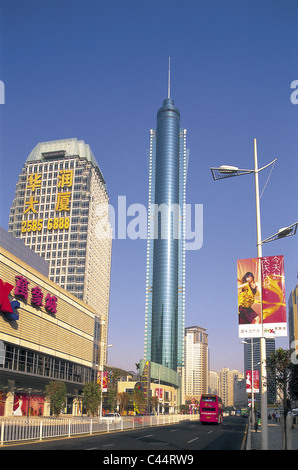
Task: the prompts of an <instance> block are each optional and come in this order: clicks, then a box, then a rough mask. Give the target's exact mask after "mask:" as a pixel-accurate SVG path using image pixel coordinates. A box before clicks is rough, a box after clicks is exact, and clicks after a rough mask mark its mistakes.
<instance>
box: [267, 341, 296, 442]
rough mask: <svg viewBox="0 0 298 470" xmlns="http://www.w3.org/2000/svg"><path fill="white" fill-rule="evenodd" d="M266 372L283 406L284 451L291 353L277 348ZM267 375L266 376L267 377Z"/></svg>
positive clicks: (288, 406)
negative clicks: (270, 376)
mask: <svg viewBox="0 0 298 470" xmlns="http://www.w3.org/2000/svg"><path fill="white" fill-rule="evenodd" d="M267 366H268V372H269V374H270V375H272V376H273V378H274V382H275V386H276V395H277V401H278V402H280V403H282V405H283V411H282V414H283V426H284V436H285V450H286V449H287V425H286V418H287V415H288V412H289V411H290V409H291V395H290V388H291V387H290V385H291V376H292V365H291V352H290V351H289V350H284V349H282V348H279V349H277V350H276V351H275V353H272V354H271V356H270V357H269V359H268V363H267ZM269 374H268V375H269Z"/></svg>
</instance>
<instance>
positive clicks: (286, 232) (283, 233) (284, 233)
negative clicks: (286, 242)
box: [262, 222, 298, 245]
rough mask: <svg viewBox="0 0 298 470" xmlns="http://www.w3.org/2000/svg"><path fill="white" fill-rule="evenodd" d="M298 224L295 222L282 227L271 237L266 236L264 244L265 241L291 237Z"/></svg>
mask: <svg viewBox="0 0 298 470" xmlns="http://www.w3.org/2000/svg"><path fill="white" fill-rule="evenodd" d="M297 226H298V222H295V223H294V224H292V225H289V227H283V228H281V229H280V230H279V231H278V232H277V233H275V234H274V235H271V237H268V238H266V240H263V241H262V245H263V244H264V243H268V242H273V241H275V240H279V239H280V238H286V237H290V236H291V235H295V233H296V231H297Z"/></svg>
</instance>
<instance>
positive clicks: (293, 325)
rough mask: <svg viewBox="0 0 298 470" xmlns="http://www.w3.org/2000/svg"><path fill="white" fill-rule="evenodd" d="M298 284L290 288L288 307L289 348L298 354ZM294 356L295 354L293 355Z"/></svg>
mask: <svg viewBox="0 0 298 470" xmlns="http://www.w3.org/2000/svg"><path fill="white" fill-rule="evenodd" d="M297 303H298V284H297V285H296V287H295V289H293V290H292V292H291V294H290V297H289V302H288V308H289V343H290V344H289V348H290V350H291V351H295V354H296V355H297V354H298V311H297ZM295 357H296V356H295Z"/></svg>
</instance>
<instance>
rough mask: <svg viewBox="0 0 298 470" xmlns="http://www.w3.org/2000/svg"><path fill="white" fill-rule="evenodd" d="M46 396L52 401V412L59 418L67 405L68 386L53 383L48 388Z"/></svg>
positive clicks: (57, 382) (61, 383)
mask: <svg viewBox="0 0 298 470" xmlns="http://www.w3.org/2000/svg"><path fill="white" fill-rule="evenodd" d="M46 395H47V397H48V398H49V399H50V404H51V410H52V412H53V414H54V415H55V416H56V417H57V416H59V415H60V413H61V411H62V410H63V408H64V407H65V405H66V385H65V383H64V382H60V381H52V382H50V383H49V384H48V385H47V386H46Z"/></svg>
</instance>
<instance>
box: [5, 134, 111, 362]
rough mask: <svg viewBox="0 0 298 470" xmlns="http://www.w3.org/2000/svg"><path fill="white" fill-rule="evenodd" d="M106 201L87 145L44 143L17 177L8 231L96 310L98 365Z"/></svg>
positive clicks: (105, 287) (106, 260) (106, 265)
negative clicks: (47, 264)
mask: <svg viewBox="0 0 298 470" xmlns="http://www.w3.org/2000/svg"><path fill="white" fill-rule="evenodd" d="M108 201H109V198H108V192H107V187H106V183H105V180H104V178H103V175H102V173H101V170H100V168H99V166H98V164H97V162H96V159H95V157H94V155H93V153H92V151H91V149H90V147H89V145H88V144H86V143H85V142H84V141H79V140H77V139H76V138H73V139H66V140H56V141H51V142H41V143H38V144H37V145H36V147H35V148H34V149H33V150H32V152H31V153H30V155H29V156H28V158H27V160H26V162H25V165H24V167H23V169H22V172H21V174H20V176H19V180H18V182H17V185H16V193H15V199H14V201H13V205H12V207H11V211H10V218H9V226H8V231H9V232H10V233H11V234H12V235H13V236H14V237H16V238H20V239H22V240H23V241H24V243H25V245H26V246H27V247H29V248H31V249H32V250H33V251H34V252H36V253H38V254H39V255H40V256H41V257H42V258H44V259H45V260H46V261H48V262H49V278H50V279H51V280H52V281H54V282H55V283H56V284H58V285H60V286H61V287H63V288H64V289H66V290H67V291H69V292H70V293H72V294H73V295H75V296H76V297H77V298H79V299H81V300H83V301H84V302H85V303H86V304H88V305H90V306H92V307H93V308H94V309H95V311H96V314H97V316H98V323H97V324H96V331H95V338H97V341H98V345H99V346H98V347H99V348H100V347H102V348H101V350H100V352H99V351H98V355H99V356H100V357H98V363H99V364H103V361H105V360H106V344H107V331H108V316H109V296H110V269H111V247H112V235H111V229H110V226H109V222H108V216H107V214H108ZM103 221H104V223H103ZM101 229H103V230H101Z"/></svg>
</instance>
